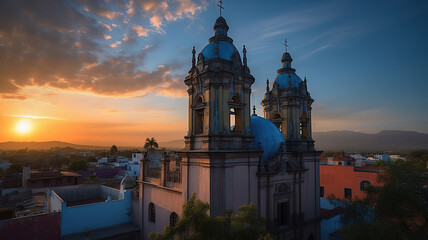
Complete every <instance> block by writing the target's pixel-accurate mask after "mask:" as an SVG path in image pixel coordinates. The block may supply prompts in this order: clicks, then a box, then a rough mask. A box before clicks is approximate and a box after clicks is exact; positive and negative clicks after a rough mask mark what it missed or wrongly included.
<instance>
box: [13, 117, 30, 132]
mask: <svg viewBox="0 0 428 240" xmlns="http://www.w3.org/2000/svg"><path fill="white" fill-rule="evenodd" d="M15 130H16V132H18V133H21V134H24V133H28V132H29V131H31V124H30V122H28V121H27V120H21V121H19V122H18V123H17V124H16V126H15Z"/></svg>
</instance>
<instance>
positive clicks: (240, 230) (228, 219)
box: [149, 193, 273, 240]
mask: <svg viewBox="0 0 428 240" xmlns="http://www.w3.org/2000/svg"><path fill="white" fill-rule="evenodd" d="M209 209H210V206H209V204H208V203H205V202H202V201H201V200H199V199H197V198H196V196H195V194H194V193H193V194H192V197H191V198H190V199H189V201H187V203H186V204H184V205H183V214H182V216H181V218H180V220H179V221H178V223H177V224H176V225H175V226H174V227H166V228H165V232H164V233H150V234H149V239H151V240H167V239H168V240H169V239H207V240H210V239H225V240H228V239H249V240H251V239H254V240H256V239H262V240H273V238H272V237H271V236H270V235H269V234H268V233H267V232H266V224H265V221H264V219H263V218H261V217H259V216H258V214H257V207H256V206H255V205H254V204H249V205H242V206H241V207H239V214H234V213H233V212H232V211H231V210H227V211H226V212H225V215H224V216H218V217H215V218H211V217H210V216H209V215H208V211H209Z"/></svg>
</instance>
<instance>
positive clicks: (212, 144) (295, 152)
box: [140, 17, 320, 239]
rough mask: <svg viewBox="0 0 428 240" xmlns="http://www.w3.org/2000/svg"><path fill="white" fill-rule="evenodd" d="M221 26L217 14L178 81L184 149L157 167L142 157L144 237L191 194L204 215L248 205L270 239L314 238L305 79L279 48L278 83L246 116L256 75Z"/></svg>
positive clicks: (315, 174) (315, 202)
mask: <svg viewBox="0 0 428 240" xmlns="http://www.w3.org/2000/svg"><path fill="white" fill-rule="evenodd" d="M228 29H229V27H228V26H227V23H226V20H225V19H224V18H223V17H219V18H218V19H217V21H216V23H215V26H214V31H215V35H214V36H213V37H211V38H210V39H209V43H208V45H207V46H206V47H205V48H204V49H203V50H202V51H201V52H200V53H199V54H198V55H197V60H196V50H195V49H193V51H192V54H193V57H192V67H191V69H190V71H189V74H188V76H187V77H186V79H185V81H184V82H185V84H186V85H187V87H188V89H187V92H188V94H189V103H188V104H189V106H188V107H189V112H188V114H189V117H188V119H189V126H188V133H187V135H186V136H185V149H184V150H183V151H179V152H178V155H179V158H176V159H177V160H176V161H175V163H174V164H172V165H171V158H170V157H169V158H168V157H164V159H163V160H162V161H161V165H162V167H161V168H160V169H157V170H153V169H152V170H150V169H149V167H148V166H149V164H148V162H147V160H146V161H143V164H142V170H141V173H142V177H141V179H142V181H141V182H140V198H141V199H140V206H141V214H142V215H141V216H142V221H141V223H142V233H143V237H144V238H146V237H147V234H148V233H149V232H152V231H163V228H164V226H167V225H168V224H169V223H170V219H172V218H171V216H174V219H176V217H177V216H178V218H179V217H180V216H181V214H182V205H183V204H184V203H185V202H186V201H187V200H188V199H189V198H190V197H191V195H192V193H195V194H196V197H197V198H199V199H201V200H202V201H205V202H208V203H209V204H210V215H211V216H218V215H222V214H224V211H225V210H226V209H231V210H233V211H234V212H238V208H239V206H241V205H243V204H249V203H254V204H255V205H257V207H258V209H259V214H260V216H262V217H264V218H266V220H267V228H268V230H269V231H270V232H271V233H273V234H274V235H275V236H276V238H277V239H319V233H320V231H319V230H320V229H319V224H317V219H318V218H319V211H320V209H319V194H320V193H319V156H320V152H318V151H315V149H314V144H313V140H312V136H311V104H312V102H313V99H312V98H311V97H310V95H309V92H308V91H307V86H306V81H301V79H300V78H298V76H297V75H296V74H295V70H294V69H292V68H291V61H292V59H291V56H290V55H289V54H288V53H287V52H286V53H285V54H284V56H283V60H282V62H283V68H281V69H280V70H278V76H279V77H277V80H278V81H275V83H274V86H273V89H272V91H270V90H269V89H267V94H266V96H265V99H264V100H263V102H262V105H263V107H264V111H265V118H262V117H258V116H256V115H255V114H253V115H250V114H251V113H250V94H251V86H252V84H253V83H254V81H255V79H254V77H253V76H252V75H251V74H250V69H249V68H248V66H247V57H246V49H245V46H244V48H243V51H242V54H243V55H242V56H243V58H242V61H241V57H240V54H239V52H238V50H237V49H236V48H235V46H234V45H233V40H232V39H231V38H230V37H228V36H227V31H228ZM288 73H290V76H289V78H290V81H289V82H288V83H287V84H289V85H288V87H287V86H285V87H282V86H281V85H283V82H284V80H283V79H282V78H283V77H284V76H282V75H281V74H288ZM293 74H294V75H293ZM280 75H281V76H280ZM292 78H294V79H292ZM277 115H279V117H277ZM283 126H286V127H283ZM295 126H298V127H300V128H299V129H295ZM171 167H174V168H175V169H176V170H174V171H172V170H171ZM172 174H174V176H180V177H179V181H176V182H174V180H173V179H175V178H174V177H171V175H172ZM150 176H152V177H150ZM177 179H178V178H177ZM154 212H155V214H154ZM154 215H156V216H154ZM154 219H155V221H154Z"/></svg>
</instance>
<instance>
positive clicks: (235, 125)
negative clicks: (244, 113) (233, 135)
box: [229, 95, 241, 132]
mask: <svg viewBox="0 0 428 240" xmlns="http://www.w3.org/2000/svg"><path fill="white" fill-rule="evenodd" d="M240 103H241V98H240V97H239V95H235V96H233V97H232V99H231V105H232V106H236V105H238V106H239V104H240ZM229 116H230V117H229V122H230V131H231V132H241V109H240V108H239V107H238V108H236V107H231V108H230V112H229Z"/></svg>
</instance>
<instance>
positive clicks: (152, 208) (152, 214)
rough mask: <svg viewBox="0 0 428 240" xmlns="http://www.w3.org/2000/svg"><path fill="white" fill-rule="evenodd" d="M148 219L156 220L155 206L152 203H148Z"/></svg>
mask: <svg viewBox="0 0 428 240" xmlns="http://www.w3.org/2000/svg"><path fill="white" fill-rule="evenodd" d="M149 221H150V222H156V208H155V205H154V204H153V203H150V204H149Z"/></svg>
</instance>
